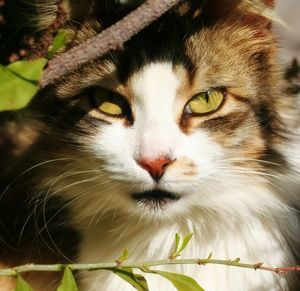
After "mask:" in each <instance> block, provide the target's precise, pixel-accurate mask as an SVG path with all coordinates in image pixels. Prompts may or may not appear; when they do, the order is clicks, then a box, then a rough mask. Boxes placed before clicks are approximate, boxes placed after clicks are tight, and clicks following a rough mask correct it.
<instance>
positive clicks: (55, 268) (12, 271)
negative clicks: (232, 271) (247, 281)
mask: <svg viewBox="0 0 300 291" xmlns="http://www.w3.org/2000/svg"><path fill="white" fill-rule="evenodd" d="M209 257H210V256H209ZM207 264H214V265H226V266H232V267H240V268H246V269H253V270H263V271H270V272H275V273H277V274H283V273H287V272H291V271H298V272H299V271H300V266H293V267H267V266H264V265H263V263H262V262H259V263H255V264H250V263H241V262H240V259H239V258H237V259H233V260H231V259H229V260H220V259H211V258H206V259H176V260H170V259H165V260H155V261H146V262H132V263H122V264H120V263H119V262H108V263H96V264H50V265H39V264H26V265H22V266H17V267H13V268H7V269H0V276H13V277H14V276H17V275H18V274H20V273H25V272H33V271H35V272H45V271H47V272H61V271H63V270H64V269H65V268H66V267H69V268H70V269H71V270H72V271H78V270H86V271H96V270H107V269H114V268H135V269H141V270H143V269H144V268H148V267H154V266H166V265H207Z"/></svg>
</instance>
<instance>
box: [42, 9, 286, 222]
mask: <svg viewBox="0 0 300 291" xmlns="http://www.w3.org/2000/svg"><path fill="white" fill-rule="evenodd" d="M168 17H170V19H168V21H167V22H166V23H167V24H168V23H169V21H171V23H172V24H174V23H176V19H175V20H174V19H172V17H171V16H170V15H169V16H168ZM258 20H261V22H260V23H258V22H257V21H258ZM164 21H165V20H164ZM263 21H264V19H263V18H260V17H259V16H255V15H254V14H253V15H243V14H237V12H236V11H235V12H234V13H233V14H232V15H229V16H226V18H222V19H221V20H220V21H216V22H214V23H210V24H209V25H208V24H207V25H199V24H197V25H195V26H193V29H191V31H190V32H189V33H187V32H186V31H187V28H186V27H185V26H183V27H184V28H182V27H181V26H180V29H179V28H178V30H176V31H175V33H174V28H173V26H170V25H169V26H168V25H167V24H166V23H165V22H162V23H158V24H155V25H154V27H150V28H149V29H147V30H145V31H144V32H142V33H141V34H140V35H139V36H137V37H136V38H134V39H133V40H132V41H131V42H130V43H129V44H128V45H127V47H126V48H125V50H124V51H123V52H120V53H119V54H118V53H116V54H112V55H110V56H108V57H106V58H104V59H101V60H98V61H97V62H95V63H93V64H90V65H88V66H86V67H85V68H83V69H82V70H80V72H75V73H74V74H73V75H70V76H68V77H67V79H64V80H63V81H62V82H59V83H58V84H57V85H56V86H55V90H54V92H55V95H56V96H55V99H58V100H60V101H58V102H61V103H62V104H63V105H61V104H60V106H64V110H62V111H61V112H60V110H61V109H60V110H58V111H59V112H60V113H59V112H58V113H57V112H56V113H55V114H57V115H58V116H59V118H58V120H59V122H57V121H56V122H54V126H53V130H52V131H50V134H53V133H54V134H55V136H59V137H60V139H61V140H63V142H62V144H63V146H62V150H61V153H59V157H61V155H62V156H63V157H67V158H69V159H72V161H73V162H72V163H70V164H69V165H68V166H66V167H65V169H64V172H61V170H60V172H59V173H60V176H59V177H60V178H59V179H57V181H55V183H53V179H55V177H51V179H49V178H47V179H46V180H45V181H44V182H45V184H46V185H47V184H48V185H49V183H50V181H52V182H51V183H50V184H51V189H54V193H56V194H59V195H61V196H63V197H67V198H68V199H71V200H72V204H74V205H77V207H78V208H79V209H84V211H82V214H81V215H82V217H85V216H93V215H96V214H97V213H98V214H101V213H105V212H111V211H113V212H121V213H126V214H130V215H133V216H137V217H146V218H149V217H154V218H158V217H160V218H163V219H165V218H166V219H167V218H170V217H173V215H179V216H181V215H193V213H195V212H198V213H199V211H201V210H208V211H213V209H215V208H216V207H217V208H218V209H219V211H221V209H228V208H230V209H232V208H234V209H236V210H237V211H240V209H241V207H243V208H245V209H258V208H259V207H257V206H258V205H261V204H263V201H264V200H265V201H268V203H269V204H270V199H269V200H268V199H267V198H266V197H264V195H265V194H261V193H260V192H259V191H258V190H256V188H259V189H262V188H263V187H267V185H268V181H267V177H268V173H269V171H270V168H271V165H272V164H273V163H276V159H277V158H278V156H279V154H278V153H277V152H276V151H275V149H274V144H275V143H276V142H278V141H277V139H279V135H278V134H277V129H278V128H277V127H278V118H277V117H278V112H277V111H278V102H279V101H280V100H279V98H281V97H279V96H278V95H280V92H279V90H278V88H277V86H276V85H274V82H275V83H276V80H277V72H276V70H275V69H274V67H273V63H272V56H273V53H274V45H273V40H272V36H271V34H270V32H269V30H268V28H267V27H264V26H262V27H261V24H262V23H263ZM89 25H90V24H89ZM180 25H182V24H180ZM85 29H86V28H85ZM90 29H91V26H90ZM181 30H182V32H183V33H182V32H181ZM52 94H53V93H52ZM70 97H73V99H72V101H69V98H70ZM74 98H75V99H74ZM56 102H57V101H56ZM78 111H79V112H81V113H80V114H81V115H80V117H79V118H76V121H74V118H73V119H72V116H75V115H74V112H78ZM66 112H67V114H68V119H67V120H71V121H66V120H65V119H64V116H65V114H66ZM61 122H65V123H67V125H66V127H64V129H63V130H61V129H60V131H57V127H59V126H61ZM76 171H77V173H78V174H74V173H76ZM68 172H69V173H71V174H70V175H69V174H68ZM66 173H67V174H66ZM261 185H264V186H263V187H262V186H261ZM256 186H257V187H256ZM258 186H259V187H258ZM245 189H246V190H245Z"/></svg>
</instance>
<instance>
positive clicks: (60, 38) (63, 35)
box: [48, 29, 71, 59]
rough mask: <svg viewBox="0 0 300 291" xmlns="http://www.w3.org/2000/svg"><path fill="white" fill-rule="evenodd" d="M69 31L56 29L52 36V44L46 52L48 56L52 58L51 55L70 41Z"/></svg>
mask: <svg viewBox="0 0 300 291" xmlns="http://www.w3.org/2000/svg"><path fill="white" fill-rule="evenodd" d="M70 38H71V37H70V33H69V32H68V31H66V30H64V29H61V30H59V31H58V34H57V35H56V36H55V37H54V40H53V43H52V46H51V48H50V50H49V52H48V58H49V59H52V58H53V56H54V55H55V54H56V53H57V52H58V51H59V50H60V49H61V48H62V47H63V46H64V45H65V44H66V43H67V42H69V41H70Z"/></svg>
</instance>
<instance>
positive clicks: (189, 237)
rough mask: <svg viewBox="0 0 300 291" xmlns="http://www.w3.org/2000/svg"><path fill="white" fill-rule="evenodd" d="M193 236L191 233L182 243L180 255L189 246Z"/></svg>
mask: <svg viewBox="0 0 300 291" xmlns="http://www.w3.org/2000/svg"><path fill="white" fill-rule="evenodd" d="M192 236H193V234H192V233H189V234H188V235H187V236H186V237H185V238H184V239H183V242H182V245H181V247H180V249H179V251H178V252H179V253H181V252H182V251H183V250H184V249H185V248H186V246H187V244H188V243H189V241H190V240H191V238H192Z"/></svg>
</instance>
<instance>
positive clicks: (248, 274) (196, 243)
mask: <svg viewBox="0 0 300 291" xmlns="http://www.w3.org/2000/svg"><path fill="white" fill-rule="evenodd" d="M116 222H117V221H116ZM103 223H105V222H103ZM109 229H112V230H111V231H109ZM176 232H178V233H182V234H186V233H188V232H193V233H194V237H193V238H192V240H191V242H190V244H189V245H188V247H187V248H186V250H185V251H184V252H183V254H182V258H206V257H207V256H208V254H209V253H210V252H212V254H213V257H214V258H218V259H234V258H236V257H240V258H241V259H242V261H244V262H249V263H257V262H264V263H265V264H266V265H271V266H280V265H283V264H288V263H290V264H292V263H293V259H292V255H291V253H290V252H289V250H287V247H286V245H285V239H284V237H283V236H282V235H281V234H280V233H279V231H278V230H276V225H275V224H274V225H272V224H270V223H268V222H267V221H264V222H263V221H262V220H260V219H253V220H252V221H251V222H249V223H245V222H244V221H240V222H238V221H236V222H233V223H232V225H231V226H229V225H225V224H223V223H222V221H219V226H218V229H217V228H216V229H211V230H209V229H206V230H205V231H203V230H201V225H199V226H197V224H194V223H192V222H190V221H188V222H187V223H185V224H181V223H180V222H176V221H174V222H173V223H165V224H163V225H160V224H159V223H158V224H156V225H155V224H153V225H147V226H146V225H143V224H142V223H141V224H139V225H134V224H133V223H132V224H131V223H130V222H129V223H127V224H125V223H123V224H122V223H121V224H119V225H118V223H116V224H115V225H114V226H112V225H110V226H108V225H107V231H106V230H105V227H104V228H102V227H101V226H98V228H97V227H94V228H93V229H90V231H89V232H88V233H86V237H85V240H84V242H83V244H82V251H81V256H80V259H79V260H80V261H82V262H100V261H102V262H108V261H110V262H112V261H114V260H115V259H116V258H118V257H119V255H120V254H121V253H122V251H123V249H124V248H128V249H129V250H130V253H131V254H130V259H129V261H136V262H137V261H139V262H141V261H147V260H157V259H166V258H167V257H168V256H169V255H170V253H171V252H172V250H173V248H174V237H175V233H176ZM158 269H160V270H167V271H171V272H180V273H184V274H186V275H188V276H191V277H193V278H195V279H196V280H197V281H198V283H199V284H200V285H201V286H202V287H203V288H204V289H205V290H207V291H210V290H211V291H213V290H233V291H240V290H262V291H263V290H268V291H269V290H287V286H286V278H285V277H283V276H278V275H276V274H273V273H271V272H267V271H262V270H258V271H254V270H249V269H241V268H235V267H226V266H220V265H205V266H199V265H184V266H183V265H177V266H167V267H164V266H161V267H158ZM145 277H146V279H147V281H148V285H149V288H150V290H164V291H169V290H170V291H171V290H176V289H175V288H174V287H173V286H172V285H171V284H170V283H169V282H168V281H167V280H165V279H164V278H161V277H159V276H158V275H148V274H147V275H145ZM274 288H277V289H274ZM82 290H84V291H87V290H88V291H96V290H97V291H102V290H103V291H104V290H122V291H127V290H128V291H130V290H131V291H133V290H134V289H133V288H132V287H131V286H130V285H129V284H128V283H126V282H125V281H122V280H121V279H120V278H118V277H117V276H116V275H113V274H110V273H108V272H106V271H95V272H90V273H85V274H84V275H83V277H82Z"/></svg>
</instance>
